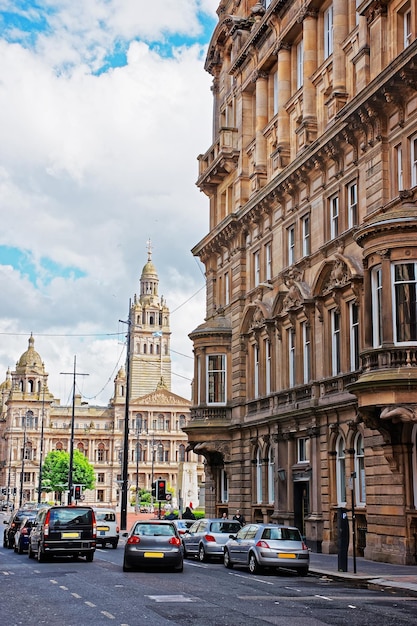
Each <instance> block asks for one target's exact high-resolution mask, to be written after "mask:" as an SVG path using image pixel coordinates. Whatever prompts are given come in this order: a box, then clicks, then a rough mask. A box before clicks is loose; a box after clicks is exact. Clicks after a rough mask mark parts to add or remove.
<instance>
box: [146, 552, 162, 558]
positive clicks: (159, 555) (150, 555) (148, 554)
mask: <svg viewBox="0 0 417 626" xmlns="http://www.w3.org/2000/svg"><path fill="white" fill-rule="evenodd" d="M143 556H144V557H145V559H163V558H164V553H163V552H145V553H144V555H143Z"/></svg>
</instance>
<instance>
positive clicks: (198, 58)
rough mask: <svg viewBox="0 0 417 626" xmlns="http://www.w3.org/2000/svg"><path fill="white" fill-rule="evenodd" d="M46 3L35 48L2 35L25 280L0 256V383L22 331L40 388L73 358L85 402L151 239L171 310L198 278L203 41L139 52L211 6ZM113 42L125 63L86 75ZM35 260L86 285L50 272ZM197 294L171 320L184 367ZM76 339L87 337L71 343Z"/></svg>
mask: <svg viewBox="0 0 417 626" xmlns="http://www.w3.org/2000/svg"><path fill="white" fill-rule="evenodd" d="M43 4H44V5H45V6H51V7H53V8H54V10H55V13H54V16H53V18H50V24H51V31H50V32H48V33H47V34H46V33H45V34H44V35H43V36H42V38H40V39H39V40H38V42H37V44H36V46H35V47H32V48H31V47H28V46H27V44H26V43H25V44H24V45H25V46H27V47H24V46H23V45H20V44H19V43H10V42H8V41H6V40H5V39H1V38H0V57H1V58H2V63H1V64H0V110H1V111H2V115H1V117H0V137H1V142H0V163H1V167H0V214H1V216H2V228H1V230H0V246H10V247H13V248H18V249H20V250H24V251H26V252H27V253H28V254H29V255H30V258H31V260H32V262H33V266H32V267H34V268H36V276H33V275H28V273H27V269H26V268H25V267H19V266H18V265H17V264H15V263H13V267H12V263H11V262H10V260H9V259H6V258H4V259H2V258H1V257H0V289H1V292H2V309H1V313H0V333H10V334H0V337H1V341H0V381H1V380H3V379H4V377H5V372H6V369H7V367H8V366H10V367H11V368H12V369H13V368H14V366H15V362H16V360H17V359H18V358H19V357H20V355H21V354H22V353H23V352H24V351H25V350H26V348H27V340H28V336H29V333H30V332H33V333H34V335H35V348H36V349H37V350H38V352H39V353H40V355H41V357H42V358H43V359H44V361H45V366H46V369H47V371H48V372H49V374H50V389H51V391H52V392H53V393H54V394H55V395H56V396H58V397H59V396H60V389H63V391H62V393H63V394H65V393H66V392H67V389H66V387H65V385H66V384H67V383H63V382H62V380H61V379H62V378H63V377H62V376H61V377H60V375H59V372H60V371H64V370H65V371H68V368H70V369H71V367H72V361H73V358H74V354H77V360H78V362H79V363H80V368H81V369H82V371H87V372H88V373H90V376H89V377H88V380H85V381H83V391H84V393H85V395H86V396H92V395H95V394H97V393H98V392H99V391H100V389H101V388H102V387H103V385H105V384H106V382H107V379H108V378H109V377H110V378H111V376H113V378H114V375H113V374H112V373H113V370H114V368H115V366H116V365H117V363H118V359H119V355H120V352H121V349H122V346H121V344H120V342H119V341H118V339H117V337H113V336H111V337H106V338H104V339H103V338H102V337H101V338H96V337H94V334H97V333H103V334H107V333H117V332H119V331H120V332H123V328H122V327H121V325H120V324H119V323H118V320H119V319H126V316H127V310H128V301H129V298H130V297H133V295H134V293H135V292H136V293H138V292H139V278H140V273H141V270H142V267H143V265H144V264H145V262H146V241H147V239H148V238H149V237H150V238H151V239H152V242H153V247H154V253H153V261H154V263H155V265H156V268H157V270H158V273H159V279H160V290H159V293H160V294H163V295H164V296H165V297H166V299H167V304H168V306H169V307H170V309H171V310H174V309H176V308H177V307H178V306H179V305H181V304H182V303H183V302H185V301H187V300H189V298H190V297H191V296H192V295H193V294H194V293H195V292H197V291H198V290H199V289H201V287H202V286H203V284H204V278H203V276H202V272H201V268H200V267H199V266H198V263H197V262H196V260H195V259H193V257H192V255H191V252H190V249H191V247H192V246H193V245H194V244H195V243H197V242H198V241H199V240H200V239H201V237H202V236H203V235H204V234H205V232H206V230H207V225H208V201H207V200H206V198H205V196H203V195H202V194H200V192H199V191H198V189H197V188H196V186H195V180H196V179H197V176H198V168H197V155H198V154H199V153H201V152H204V151H205V150H206V149H207V148H208V147H209V146H210V143H211V134H210V133H211V106H212V100H211V92H210V85H211V78H210V77H209V76H208V75H207V74H206V73H205V72H204V68H203V65H204V51H203V50H202V49H201V47H200V45H199V44H197V43H194V44H193V45H189V46H185V45H183V46H181V47H179V48H177V49H175V51H174V55H173V56H162V55H161V54H158V52H157V51H156V50H157V49H156V48H155V49H154V48H151V47H150V45H149V42H150V41H153V42H155V41H157V40H158V39H159V40H160V41H161V44H162V45H163V44H164V43H165V37H166V35H167V33H171V34H173V33H179V34H180V35H181V34H183V33H184V32H187V33H191V34H193V33H197V32H198V29H199V28H200V29H201V24H199V22H198V19H197V13H196V11H197V8H198V7H200V8H201V7H203V8H204V9H205V10H207V11H211V12H213V11H214V9H215V8H216V7H217V1H215V2H214V1H212V0H209V1H207V0H206V1H205V2H200V3H198V2H195V1H192V0H182V1H180V0H175V1H170V0H163V1H162V0H161V1H160V2H158V1H154V2H153V3H150V4H149V5H146V10H144V9H138V4H139V5H141V3H138V2H137V1H136V0H130V1H128V0H124V1H122V0H118V1H116V0H113V1H110V2H104V1H103V0H95V1H91V2H90V1H89V2H83V1H81V0H78V1H74V0H72V1H71V2H70V1H68V2H66V1H60V2H59V1H55V2H52V1H50V2H47V3H43ZM4 6H5V2H3V3H0V10H1V9H2V8H4ZM34 10H35V9H34ZM141 39H142V40H141ZM121 40H124V41H125V42H126V51H127V64H126V65H124V66H122V67H117V68H114V69H110V70H108V71H105V72H102V73H99V74H94V73H93V72H92V69H93V70H94V69H95V68H96V67H97V66H98V65H100V63H101V60H102V59H103V58H104V57H105V56H106V54H108V53H110V52H112V51H113V47H114V45H115V43H116V42H118V41H121ZM61 64H62V67H61V70H62V69H63V71H57V68H58V67H60V65H61ZM68 68H70V70H69V69H68ZM45 258H47V259H49V260H50V261H51V263H52V264H57V265H58V266H61V267H63V268H66V267H72V268H76V270H77V271H79V272H80V273H82V274H83V276H82V277H81V278H77V275H76V276H68V275H67V274H66V273H65V272H64V273H62V272H59V271H58V272H55V274H56V275H54V270H51V269H50V267H49V265H48V263H47V264H46V265H45V263H44V262H43V260H44V259H45ZM34 271H35V270H34ZM204 296H205V293H204V289H203V290H202V291H200V292H199V294H198V295H197V296H196V297H195V298H193V299H191V300H190V301H189V302H188V303H187V304H186V305H184V307H181V308H180V309H178V311H177V312H176V313H173V314H172V318H171V323H172V331H173V335H172V347H173V349H174V350H176V351H177V352H180V353H183V354H187V355H188V357H190V356H191V342H190V341H189V339H188V333H189V332H190V331H191V330H192V329H193V328H194V327H195V326H196V325H197V324H199V323H200V322H201V321H202V320H203V318H204ZM20 333H21V334H20ZM75 334H90V335H91V337H90V338H88V337H84V338H75V337H70V336H67V335H75ZM47 335H48V336H47ZM57 335H59V336H57ZM172 369H173V372H176V371H177V370H178V371H177V373H178V374H180V375H181V376H186V377H187V376H188V377H190V378H191V376H192V371H193V366H192V360H191V359H190V358H186V357H181V356H179V355H177V356H175V354H173V366H172ZM2 370H3V374H2V373H1V372H2ZM64 378H65V377H64ZM111 383H112V378H111ZM172 388H173V391H175V392H176V393H179V394H180V395H184V396H185V397H189V396H190V390H189V389H190V388H189V381H187V380H185V379H183V378H180V377H176V376H175V375H173V377H172ZM112 391H113V385H112V384H110V385H109V386H107V388H106V389H105V391H104V392H103V393H102V394H101V395H99V396H98V401H100V402H107V400H108V399H109V398H110V397H111V395H112ZM60 397H61V400H62V401H63V402H64V401H65V400H66V398H64V397H63V396H60Z"/></svg>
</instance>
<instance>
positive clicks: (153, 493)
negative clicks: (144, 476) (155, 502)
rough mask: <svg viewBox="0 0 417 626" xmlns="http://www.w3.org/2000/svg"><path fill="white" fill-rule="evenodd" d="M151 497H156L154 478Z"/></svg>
mask: <svg viewBox="0 0 417 626" xmlns="http://www.w3.org/2000/svg"><path fill="white" fill-rule="evenodd" d="M152 498H156V480H154V482H153V483H152Z"/></svg>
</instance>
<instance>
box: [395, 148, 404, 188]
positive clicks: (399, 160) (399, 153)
mask: <svg viewBox="0 0 417 626" xmlns="http://www.w3.org/2000/svg"><path fill="white" fill-rule="evenodd" d="M395 155H396V167H397V191H402V190H403V189H404V176H403V147H402V145H401V144H398V146H395Z"/></svg>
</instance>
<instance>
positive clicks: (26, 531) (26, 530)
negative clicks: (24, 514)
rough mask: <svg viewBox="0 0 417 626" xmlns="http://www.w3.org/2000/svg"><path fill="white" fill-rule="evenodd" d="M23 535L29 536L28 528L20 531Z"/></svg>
mask: <svg viewBox="0 0 417 626" xmlns="http://www.w3.org/2000/svg"><path fill="white" fill-rule="evenodd" d="M20 534H21V535H27V534H28V529H27V528H22V530H21V531H20Z"/></svg>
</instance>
